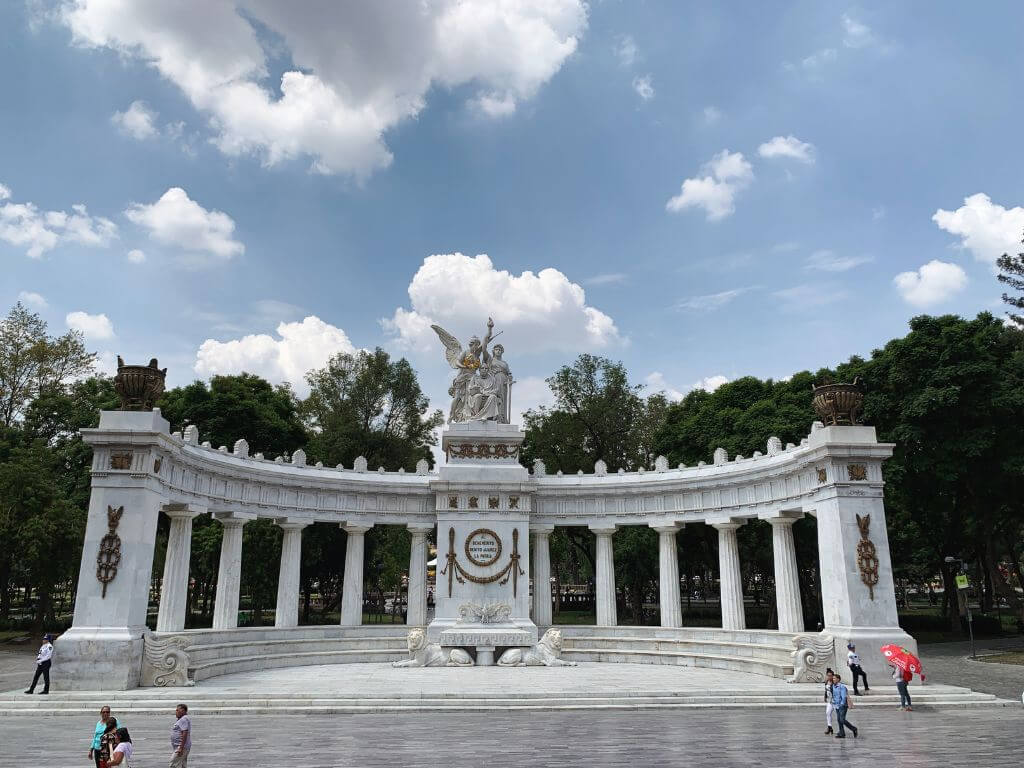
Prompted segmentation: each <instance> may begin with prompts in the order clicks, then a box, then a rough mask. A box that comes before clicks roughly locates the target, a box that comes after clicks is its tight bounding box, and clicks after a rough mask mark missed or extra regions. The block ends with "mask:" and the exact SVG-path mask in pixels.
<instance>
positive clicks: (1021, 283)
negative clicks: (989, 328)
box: [996, 240, 1024, 329]
mask: <svg viewBox="0 0 1024 768" xmlns="http://www.w3.org/2000/svg"><path fill="white" fill-rule="evenodd" d="M1021 242H1022V243H1024V240H1022V241H1021ZM996 266H997V267H999V282H1001V283H1003V284H1005V285H1008V286H1010V287H1011V288H1013V289H1014V290H1015V291H1017V292H1018V293H1019V294H1020V295H1019V296H1011V295H1010V294H1008V293H1004V294H1003V301H1005V302H1006V303H1007V304H1009V305H1010V306H1011V307H1014V308H1015V309H1018V310H1024V252H1022V253H1018V254H1017V255H1016V256H1011V255H1010V254H1008V253H1004V254H1003V255H1002V256H1000V257H999V258H998V259H996ZM1007 314H1009V315H1010V319H1011V320H1013V322H1015V323H1016V324H1017V327H1018V328H1022V329H1024V315H1017V314H1014V313H1013V312H1009V313H1007Z"/></svg>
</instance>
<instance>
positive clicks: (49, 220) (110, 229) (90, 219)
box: [0, 185, 117, 259]
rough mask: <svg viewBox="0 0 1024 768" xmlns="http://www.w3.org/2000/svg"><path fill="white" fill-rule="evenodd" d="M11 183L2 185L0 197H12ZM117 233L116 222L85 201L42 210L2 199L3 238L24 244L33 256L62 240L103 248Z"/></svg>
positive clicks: (0, 223)
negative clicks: (95, 211)
mask: <svg viewBox="0 0 1024 768" xmlns="http://www.w3.org/2000/svg"><path fill="white" fill-rule="evenodd" d="M10 198H11V190H10V188H9V187H5V186H2V185H0V201H5V200H10ZM116 237H117V225H116V224H114V222H112V221H111V220H110V219H106V218H104V217H102V216H91V215H90V214H89V211H88V210H86V207H85V206H84V205H82V204H80V203H79V204H76V205H72V206H71V213H67V212H66V211H43V210H40V209H39V208H38V207H37V206H36V205H35V204H34V203H13V202H0V240H3V241H4V242H6V243H10V244H11V245H13V246H16V247H19V248H20V247H24V248H25V252H26V253H27V254H28V256H29V257H31V258H33V259H38V258H40V257H41V256H42V255H43V254H44V253H46V252H47V251H50V250H53V249H54V248H56V247H57V245H59V244H61V243H78V244H79V245H85V246H90V247H99V248H104V247H106V246H108V245H109V244H110V241H111V240H113V239H115V238H116Z"/></svg>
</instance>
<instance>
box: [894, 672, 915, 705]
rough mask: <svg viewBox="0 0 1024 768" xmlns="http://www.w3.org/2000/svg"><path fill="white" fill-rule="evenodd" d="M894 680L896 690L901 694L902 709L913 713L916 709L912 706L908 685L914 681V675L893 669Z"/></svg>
mask: <svg viewBox="0 0 1024 768" xmlns="http://www.w3.org/2000/svg"><path fill="white" fill-rule="evenodd" d="M892 679H893V680H895V681H896V690H897V691H899V692H900V709H902V710H903V711H904V712H913V711H914V708H913V707H912V706H911V705H910V690H909V689H908V687H907V685H908V683H910V681H911V680H913V679H914V673H913V672H909V671H906V670H902V669H899V668H898V667H892Z"/></svg>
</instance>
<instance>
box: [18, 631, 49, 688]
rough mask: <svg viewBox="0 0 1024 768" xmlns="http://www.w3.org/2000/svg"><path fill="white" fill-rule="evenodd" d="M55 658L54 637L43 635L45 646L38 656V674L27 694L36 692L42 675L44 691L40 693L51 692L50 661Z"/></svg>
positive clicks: (43, 645)
mask: <svg viewBox="0 0 1024 768" xmlns="http://www.w3.org/2000/svg"><path fill="white" fill-rule="evenodd" d="M52 658H53V635H43V644H42V645H41V646H40V647H39V653H38V654H36V674H35V676H34V677H33V678H32V685H30V686H29V687H28V690H27V691H25V693H32V692H33V691H35V688H36V683H38V682H39V677H40V675H42V678H43V690H41V691H40V692H39V693H41V694H43V693H49V692H50V660H51V659H52Z"/></svg>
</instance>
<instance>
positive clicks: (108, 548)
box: [96, 506, 124, 597]
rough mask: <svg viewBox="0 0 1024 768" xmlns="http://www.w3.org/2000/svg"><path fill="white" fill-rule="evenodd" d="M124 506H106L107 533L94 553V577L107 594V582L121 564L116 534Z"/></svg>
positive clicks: (111, 579)
mask: <svg viewBox="0 0 1024 768" xmlns="http://www.w3.org/2000/svg"><path fill="white" fill-rule="evenodd" d="M123 514H124V507H118V508H117V509H114V508H113V507H111V506H108V507H107V527H108V529H109V530H108V531H107V534H106V535H105V536H104V537H103V538H102V539H100V551H99V553H98V554H97V555H96V579H97V580H98V581H99V583H100V584H102V585H103V594H102V595H101V597H106V596H107V584H109V583H110V582H112V581H113V580H114V578H115V577H116V576H117V567H118V566H119V565H120V564H121V537H120V536H118V535H117V526H118V524H119V523H120V522H121V515H123Z"/></svg>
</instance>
